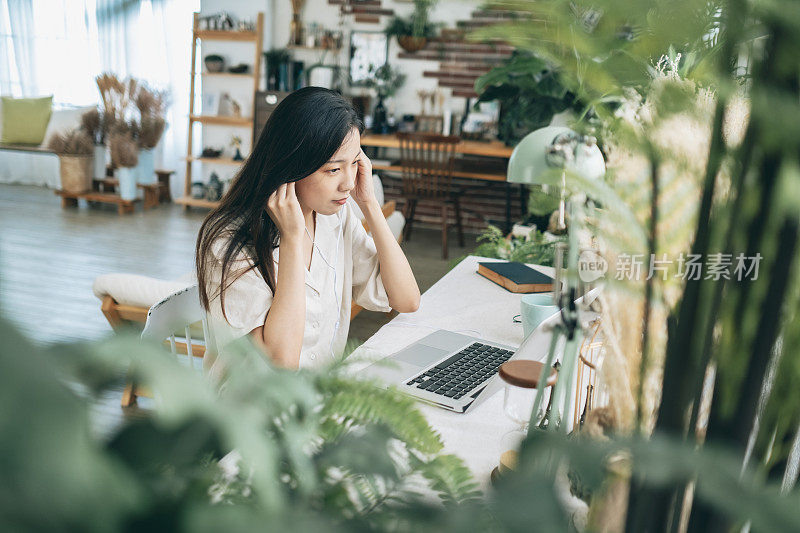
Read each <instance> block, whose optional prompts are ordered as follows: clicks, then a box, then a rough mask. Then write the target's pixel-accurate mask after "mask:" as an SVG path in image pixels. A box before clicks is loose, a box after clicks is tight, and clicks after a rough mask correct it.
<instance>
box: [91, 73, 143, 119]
mask: <svg viewBox="0 0 800 533" xmlns="http://www.w3.org/2000/svg"><path fill="white" fill-rule="evenodd" d="M95 82H96V83H97V88H98V89H99V90H100V98H101V99H102V100H103V116H104V117H105V120H106V122H107V123H108V126H107V129H106V131H110V130H111V129H112V128H113V127H114V124H115V123H117V122H124V121H125V120H128V119H129V118H130V115H131V114H132V109H131V103H132V102H133V101H134V99H135V98H136V94H137V92H138V88H139V82H138V81H137V80H136V78H125V79H124V80H120V79H119V78H118V77H117V75H116V74H112V73H110V72H104V73H102V74H100V75H99V76H97V77H96V78H95Z"/></svg>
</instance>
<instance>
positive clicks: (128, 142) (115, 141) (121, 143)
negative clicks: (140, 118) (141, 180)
mask: <svg viewBox="0 0 800 533" xmlns="http://www.w3.org/2000/svg"><path fill="white" fill-rule="evenodd" d="M108 144H109V148H110V150H111V164H112V165H113V166H114V167H115V168H116V175H117V179H118V180H119V195H120V197H121V198H122V199H123V200H134V199H135V198H136V165H137V164H138V162H139V151H138V150H137V148H136V140H135V139H134V134H133V132H132V131H131V128H130V127H124V126H117V128H116V129H115V130H114V132H113V133H111V135H110V136H109V141H108Z"/></svg>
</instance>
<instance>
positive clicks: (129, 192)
mask: <svg viewBox="0 0 800 533" xmlns="http://www.w3.org/2000/svg"><path fill="white" fill-rule="evenodd" d="M136 175H137V173H136V167H119V168H118V169H117V180H118V181H119V196H120V198H122V199H123V200H135V199H136Z"/></svg>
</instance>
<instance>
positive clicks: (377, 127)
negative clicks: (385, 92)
mask: <svg viewBox="0 0 800 533" xmlns="http://www.w3.org/2000/svg"><path fill="white" fill-rule="evenodd" d="M372 131H373V133H378V134H385V133H388V132H389V125H388V124H387V123H386V106H384V105H383V97H382V96H378V104H377V105H376V106H375V110H374V111H373V112H372Z"/></svg>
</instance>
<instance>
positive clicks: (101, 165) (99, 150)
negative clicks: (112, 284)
mask: <svg viewBox="0 0 800 533" xmlns="http://www.w3.org/2000/svg"><path fill="white" fill-rule="evenodd" d="M107 153H108V152H107V150H106V145H105V144H95V145H94V162H93V169H92V177H93V178H94V179H96V180H102V179H105V178H106V154H107Z"/></svg>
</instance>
